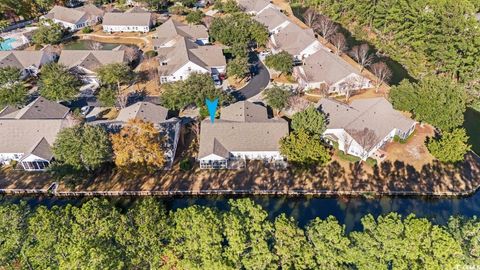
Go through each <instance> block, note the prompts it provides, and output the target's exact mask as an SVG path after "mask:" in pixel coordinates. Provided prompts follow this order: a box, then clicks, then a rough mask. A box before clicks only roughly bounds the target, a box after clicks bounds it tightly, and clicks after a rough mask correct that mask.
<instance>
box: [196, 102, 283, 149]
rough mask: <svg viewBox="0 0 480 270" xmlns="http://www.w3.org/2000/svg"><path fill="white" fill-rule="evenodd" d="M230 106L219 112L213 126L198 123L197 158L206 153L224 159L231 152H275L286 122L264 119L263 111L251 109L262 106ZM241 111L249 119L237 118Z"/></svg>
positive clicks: (208, 121) (206, 121)
mask: <svg viewBox="0 0 480 270" xmlns="http://www.w3.org/2000/svg"><path fill="white" fill-rule="evenodd" d="M238 103H240V105H238ZM232 106H235V107H234V108H233V109H231V108H228V107H227V108H225V109H224V110H222V113H221V115H220V119H217V120H215V122H214V123H213V124H212V123H211V122H210V120H204V121H203V122H202V123H201V131H200V149H199V153H198V157H199V158H204V157H206V156H208V155H210V154H216V155H218V156H221V157H224V158H226V157H228V153H229V152H232V151H279V148H280V144H279V142H280V139H281V138H283V137H285V136H287V135H288V123H287V121H285V120H283V119H268V118H267V116H266V110H264V109H262V108H255V107H262V106H260V105H256V104H253V103H250V102H248V101H241V102H237V103H236V104H233V105H232ZM244 108H249V109H247V111H248V112H249V113H252V116H251V117H248V118H247V119H245V118H244V116H243V115H242V116H239V114H238V113H239V112H242V111H243V112H244V111H245V109H244ZM254 119H257V120H254ZM227 152H228V153H227Z"/></svg>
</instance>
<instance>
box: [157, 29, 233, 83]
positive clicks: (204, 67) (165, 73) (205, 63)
mask: <svg viewBox="0 0 480 270" xmlns="http://www.w3.org/2000/svg"><path fill="white" fill-rule="evenodd" d="M157 52H158V59H159V61H160V66H159V67H158V73H159V77H160V83H168V82H174V81H179V80H185V79H186V78H188V76H190V74H192V73H208V74H222V73H224V72H225V69H226V65H227V63H226V60H225V56H224V55H223V50H222V48H221V47H219V46H216V45H207V46H199V45H197V44H196V43H193V42H192V41H190V40H189V39H188V38H185V37H181V36H178V37H177V38H176V40H175V43H174V45H173V46H172V47H162V48H159V49H158V50H157Z"/></svg>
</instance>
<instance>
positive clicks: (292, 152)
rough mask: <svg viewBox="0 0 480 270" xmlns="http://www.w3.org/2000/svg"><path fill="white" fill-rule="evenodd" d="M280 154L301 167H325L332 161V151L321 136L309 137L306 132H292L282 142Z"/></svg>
mask: <svg viewBox="0 0 480 270" xmlns="http://www.w3.org/2000/svg"><path fill="white" fill-rule="evenodd" d="M280 153H282V155H283V156H285V157H287V160H288V161H290V162H293V163H295V164H298V165H300V166H314V165H325V164H327V163H328V162H329V161H330V157H331V155H330V150H329V149H328V148H326V147H325V146H324V145H323V143H322V141H321V139H320V137H319V136H312V135H309V134H308V133H307V132H306V131H305V130H303V129H301V130H299V131H298V132H292V133H290V134H289V135H288V136H287V137H285V138H283V139H282V140H281V141H280Z"/></svg>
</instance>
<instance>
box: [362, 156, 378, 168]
mask: <svg viewBox="0 0 480 270" xmlns="http://www.w3.org/2000/svg"><path fill="white" fill-rule="evenodd" d="M365 163H367V165H368V166H370V167H373V166H375V165H377V160H376V159H374V158H367V161H365Z"/></svg>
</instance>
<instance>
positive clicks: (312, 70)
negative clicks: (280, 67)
mask: <svg viewBox="0 0 480 270" xmlns="http://www.w3.org/2000/svg"><path fill="white" fill-rule="evenodd" d="M295 68H296V69H299V70H301V71H300V73H299V74H301V75H302V76H303V77H304V79H305V81H307V82H310V83H312V82H326V83H327V84H329V85H332V84H335V83H337V82H338V81H340V80H342V79H344V78H345V77H347V76H348V75H350V74H352V73H353V74H357V75H360V73H359V72H358V71H357V70H356V69H355V68H354V67H352V66H351V65H350V64H348V63H347V62H345V61H344V60H343V59H342V58H341V57H340V56H338V55H336V54H334V53H331V52H328V51H326V50H319V51H317V52H316V53H314V54H312V55H310V56H309V57H307V58H306V59H305V61H304V65H302V66H298V67H295ZM297 73H298V72H297Z"/></svg>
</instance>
